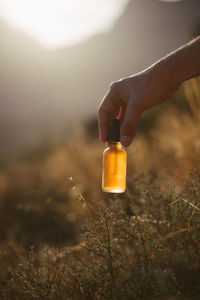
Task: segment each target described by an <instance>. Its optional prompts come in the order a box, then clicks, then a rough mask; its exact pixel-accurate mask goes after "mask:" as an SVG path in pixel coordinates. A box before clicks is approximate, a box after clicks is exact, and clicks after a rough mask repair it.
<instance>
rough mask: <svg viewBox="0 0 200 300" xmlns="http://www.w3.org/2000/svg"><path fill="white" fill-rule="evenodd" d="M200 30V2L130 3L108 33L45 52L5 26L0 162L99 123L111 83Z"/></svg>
mask: <svg viewBox="0 0 200 300" xmlns="http://www.w3.org/2000/svg"><path fill="white" fill-rule="evenodd" d="M199 25H200V1H199V0H185V1H184V0H183V1H179V2H174V3H172V2H171V3H170V2H161V1H156V0H132V1H130V2H129V4H128V6H127V8H126V10H125V11H124V13H123V15H122V16H121V18H120V19H119V20H118V22H117V23H116V24H115V25H114V26H113V28H112V29H111V30H110V31H109V32H107V33H102V34H98V35H96V36H93V37H92V38H90V39H88V40H87V41H85V42H83V43H80V44H77V45H75V46H73V47H68V48H63V49H59V50H54V51H47V50H45V49H42V48H41V47H40V46H39V45H37V43H36V42H35V41H33V40H32V39H31V38H30V37H28V36H27V35H26V34H24V33H23V32H21V31H19V30H16V29H14V28H12V27H10V26H8V25H6V24H4V23H3V22H1V23H0V36H1V37H0V43H1V47H0V65H1V68H0V140H1V147H0V155H1V156H3V155H5V154H6V153H9V152H10V153H11V152H12V151H14V150H15V149H16V148H18V147H21V146H23V145H31V144H34V143H35V142H36V141H37V138H38V136H42V135H47V134H49V135H50V134H52V135H53V134H54V135H55V134H57V133H59V132H61V129H62V128H65V127H66V128H67V127H68V125H70V124H71V123H74V122H76V121H77V120H86V119H88V118H91V117H93V116H94V115H95V114H96V110H97V107H98V106H99V103H100V101H101V98H102V96H103V94H104V93H105V92H106V90H107V88H108V85H109V83H110V82H111V81H113V80H116V79H119V78H121V77H124V76H127V75H130V74H132V73H135V72H138V71H140V70H142V69H143V68H145V67H147V66H149V65H150V64H151V63H153V62H154V61H156V60H157V59H159V58H160V57H162V56H163V55H165V54H167V53H168V52H169V51H172V50H173V49H175V48H177V47H178V46H180V45H182V44H183V43H185V42H187V41H188V40H190V39H191V38H192V37H194V36H195V35H196V34H197V33H199V32H198V30H199V27H200V26H199Z"/></svg>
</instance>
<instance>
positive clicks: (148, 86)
mask: <svg viewBox="0 0 200 300" xmlns="http://www.w3.org/2000/svg"><path fill="white" fill-rule="evenodd" d="M178 87H179V85H173V84H171V78H170V76H169V75H168V72H167V70H163V68H162V67H160V66H159V65H153V66H151V67H150V68H148V69H146V70H144V71H143V72H141V73H138V74H136V75H133V76H130V77H127V78H124V79H121V80H119V81H116V82H114V83H112V84H111V86H110V90H109V92H108V94H107V95H106V96H105V97H104V99H103V101H102V103H101V106H100V108H99V112H98V121H99V135H100V140H101V141H102V142H106V140H107V134H108V131H109V130H110V128H111V124H112V120H113V119H114V118H116V117H118V118H119V119H120V123H121V129H120V131H121V132H120V136H121V138H120V140H121V143H122V144H123V145H124V146H128V145H130V143H131V142H132V140H133V138H134V137H135V134H136V125H137V122H138V120H139V118H140V115H141V114H142V113H143V111H145V110H147V109H149V108H151V107H153V106H155V105H157V104H160V103H162V102H164V101H166V100H168V99H169V98H170V97H171V96H172V95H173V94H174V93H175V92H176V91H177V89H178Z"/></svg>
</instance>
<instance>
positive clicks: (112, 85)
mask: <svg viewBox="0 0 200 300" xmlns="http://www.w3.org/2000/svg"><path fill="white" fill-rule="evenodd" d="M118 86H119V83H118V82H117V81H114V82H111V84H110V91H115V90H116V89H118Z"/></svg>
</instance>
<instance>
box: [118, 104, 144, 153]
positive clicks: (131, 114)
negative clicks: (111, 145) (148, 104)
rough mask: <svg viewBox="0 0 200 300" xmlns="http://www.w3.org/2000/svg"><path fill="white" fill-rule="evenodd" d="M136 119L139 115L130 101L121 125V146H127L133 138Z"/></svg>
mask: <svg viewBox="0 0 200 300" xmlns="http://www.w3.org/2000/svg"><path fill="white" fill-rule="evenodd" d="M138 119H139V113H138V112H137V109H136V108H135V106H134V105H133V104H132V103H131V101H130V102H129V103H128V105H127V108H126V113H125V116H124V120H123V122H122V125H121V133H120V136H121V138H120V141H121V143H122V145H123V146H125V147H127V146H129V145H130V144H131V142H132V140H133V138H134V137H135V134H136V125H137V122H138Z"/></svg>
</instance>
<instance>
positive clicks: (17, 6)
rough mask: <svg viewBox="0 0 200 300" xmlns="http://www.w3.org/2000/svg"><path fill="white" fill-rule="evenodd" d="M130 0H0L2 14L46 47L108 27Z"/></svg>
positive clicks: (82, 37)
mask: <svg viewBox="0 0 200 300" xmlns="http://www.w3.org/2000/svg"><path fill="white" fill-rule="evenodd" d="M127 3H128V0H0V18H1V19H3V20H4V21H6V22H7V23H9V24H11V25H13V26H14V27H17V28H19V29H21V30H23V31H24V32H26V33H27V34H29V35H30V36H32V37H33V38H34V39H35V40H36V41H37V42H38V43H39V44H40V45H42V46H44V47H46V48H59V47H62V46H67V45H71V44H75V43H78V42H80V41H81V40H84V39H86V38H87V37H89V36H91V35H93V34H95V33H98V32H102V31H105V30H108V29H109V28H110V27H111V26H112V25H113V23H114V22H115V20H116V19H117V18H118V17H119V16H120V14H122V12H123V9H124V8H125V5H126V4H127Z"/></svg>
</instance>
